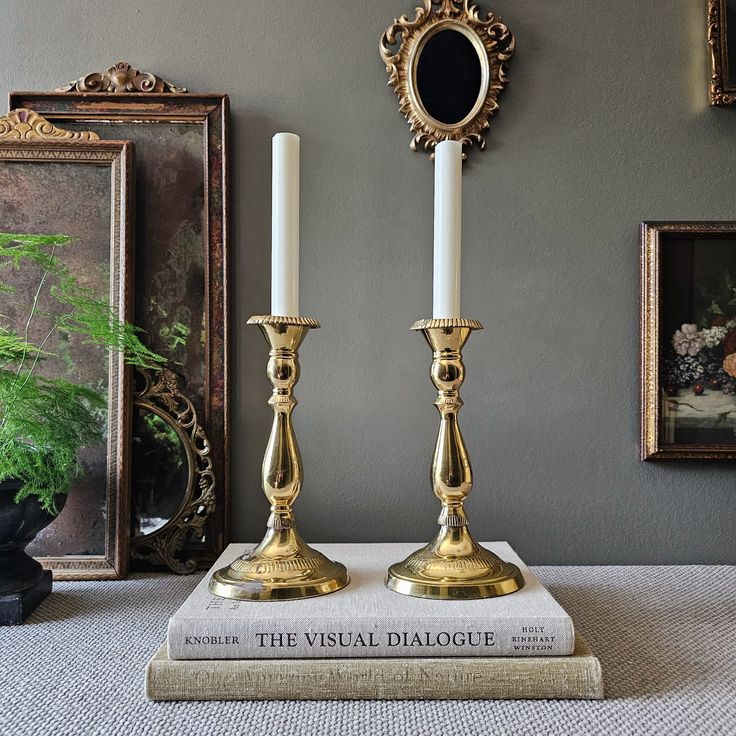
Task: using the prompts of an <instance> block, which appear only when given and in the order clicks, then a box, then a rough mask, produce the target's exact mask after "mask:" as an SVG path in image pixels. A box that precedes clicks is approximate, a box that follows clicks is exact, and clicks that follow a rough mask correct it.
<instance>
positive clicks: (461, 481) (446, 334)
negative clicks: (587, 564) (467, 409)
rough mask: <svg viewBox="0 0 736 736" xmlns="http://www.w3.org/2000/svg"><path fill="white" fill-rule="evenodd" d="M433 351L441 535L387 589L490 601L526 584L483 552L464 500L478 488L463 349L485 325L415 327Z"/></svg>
mask: <svg viewBox="0 0 736 736" xmlns="http://www.w3.org/2000/svg"><path fill="white" fill-rule="evenodd" d="M412 329H413V330H421V331H422V332H423V333H424V336H425V338H426V340H427V342H428V343H429V345H430V347H431V348H432V353H433V361H432V370H431V377H432V382H433V383H434V385H435V387H436V388H437V399H436V400H435V402H434V403H435V406H436V407H437V409H438V410H439V413H440V427H439V433H438V435H437V444H436V446H435V451H434V459H433V461H432V473H431V478H432V486H433V489H434V493H435V495H436V496H437V498H438V499H439V500H440V502H441V504H442V510H441V512H440V516H439V518H438V519H437V523H438V524H439V526H440V530H439V532H438V533H437V536H436V537H435V538H434V539H433V540H432V542H430V543H429V544H428V545H427V546H426V547H423V548H422V549H420V550H418V551H416V552H414V553H413V554H411V555H409V557H407V559H406V560H404V561H403V562H398V563H396V564H394V565H392V566H391V567H390V568H389V571H388V575H387V577H386V586H387V587H388V588H390V589H391V590H394V591H396V592H397V593H403V594H405V595H411V596H417V597H419V598H434V599H443V600H462V599H470V598H491V597H495V596H500V595H506V594H508V593H514V592H515V591H517V590H519V589H521V588H522V587H523V585H524V578H523V576H522V574H521V572H520V570H519V568H518V567H516V565H513V564H511V563H509V562H505V561H504V560H502V559H501V558H500V557H498V556H497V555H495V554H493V553H492V552H490V551H489V550H487V549H485V548H484V547H481V546H480V545H479V544H478V543H477V542H476V541H475V539H473V536H472V535H471V533H470V530H469V529H468V516H467V513H466V511H465V506H464V503H465V499H466V498H467V496H468V494H469V493H470V489H471V487H472V485H473V475H472V470H471V467H470V458H469V457H468V452H467V450H466V449H465V443H464V441H463V437H462V434H461V433H460V428H459V426H458V419H457V415H458V412H459V411H460V407H461V406H462V405H463V402H462V399H461V398H460V387H461V385H462V383H463V380H464V378H465V367H464V365H463V360H462V349H463V346H464V345H465V343H466V341H467V339H468V337H469V336H470V333H471V332H472V331H473V330H481V329H483V326H482V325H481V324H480V323H479V322H476V321H475V320H470V319H463V318H449V319H424V320H420V321H419V322H415V323H414V325H413V326H412Z"/></svg>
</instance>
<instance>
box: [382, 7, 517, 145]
mask: <svg viewBox="0 0 736 736" xmlns="http://www.w3.org/2000/svg"><path fill="white" fill-rule="evenodd" d="M447 28H455V29H456V30H458V31H460V32H461V33H463V34H464V35H465V36H466V37H467V38H468V39H469V40H470V41H471V43H472V44H473V46H474V47H475V49H476V52H477V53H478V56H479V58H480V61H481V92H480V94H479V97H478V100H477V101H476V103H475V105H474V107H473V108H472V110H471V111H470V112H469V113H468V115H466V117H465V118H464V119H463V120H461V121H459V122H457V123H453V124H446V123H442V122H440V121H438V120H436V119H435V118H433V117H432V116H431V115H430V114H429V113H428V112H427V111H426V110H425V108H424V105H423V104H422V102H421V100H420V98H419V95H418V94H417V91H416V69H417V62H418V59H419V55H420V54H421V52H422V49H423V48H424V46H425V44H426V43H427V41H428V40H429V39H430V38H431V37H432V36H433V35H434V34H436V33H438V32H439V31H441V30H444V29H447ZM515 45H516V40H515V38H514V36H513V34H512V33H511V31H510V30H509V29H508V27H507V26H506V25H505V24H504V23H503V22H502V21H501V19H500V18H499V17H498V16H496V15H495V14H493V13H488V15H487V16H486V17H485V18H483V17H481V14H480V11H479V10H478V8H477V6H475V5H473V4H471V0H422V5H421V6H419V7H418V8H416V11H415V16H414V18H413V19H409V18H408V17H407V16H405V15H402V16H400V17H399V18H395V19H394V21H393V23H391V25H390V26H389V27H388V28H387V29H386V30H385V31H384V33H383V35H382V36H381V41H380V44H379V51H380V55H381V59H382V61H383V63H384V64H385V65H386V72H387V73H388V85H389V86H390V87H392V88H393V90H394V92H395V93H396V96H397V97H398V98H399V110H400V111H401V112H402V113H403V115H404V116H405V117H406V120H407V122H408V123H409V127H410V128H411V131H412V133H413V134H414V136H413V138H412V140H411V143H410V147H411V149H412V151H417V150H420V149H423V150H425V151H427V152H428V153H430V154H432V153H433V152H434V147H435V146H436V145H437V144H438V143H440V142H441V141H445V140H454V141H459V142H460V143H462V144H463V146H464V147H465V148H466V149H469V148H471V147H472V146H473V145H475V144H477V146H478V148H480V149H481V150H483V149H484V148H485V146H486V140H485V131H486V130H487V129H488V128H489V125H490V122H489V121H490V118H491V117H492V116H493V114H494V113H495V112H496V111H497V110H498V107H499V103H498V98H499V96H500V94H501V92H502V91H503V89H504V88H505V87H506V85H507V84H508V67H507V65H508V61H509V60H510V59H511V57H512V56H513V54H514V50H515Z"/></svg>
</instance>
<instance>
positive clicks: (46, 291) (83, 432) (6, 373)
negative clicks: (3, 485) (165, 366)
mask: <svg viewBox="0 0 736 736" xmlns="http://www.w3.org/2000/svg"><path fill="white" fill-rule="evenodd" d="M70 242H71V239H70V238H68V237H66V236H63V235H17V234H11V233H0V270H2V272H3V273H5V272H7V271H11V272H12V271H13V270H17V269H24V268H28V267H34V266H35V270H36V271H37V272H38V273H39V274H40V276H39V279H38V284H37V288H36V290H35V293H34V296H33V299H32V301H31V303H30V304H29V305H28V318H27V319H26V321H25V325H24V326H23V328H22V330H20V331H13V330H12V329H10V328H9V327H8V326H3V325H0V481H6V480H11V479H12V480H20V481H22V483H23V485H22V487H21V489H20V491H19V492H18V494H17V495H16V497H15V500H16V501H21V500H23V499H24V498H26V497H27V496H31V495H33V496H37V497H38V499H39V501H40V504H41V506H42V508H44V509H45V510H46V511H48V512H50V513H52V514H57V513H58V507H57V505H56V502H55V498H56V497H57V495H58V494H61V493H67V492H68V491H69V489H70V487H71V484H72V481H73V479H74V477H75V476H77V475H79V474H80V473H81V472H82V471H83V468H82V466H81V464H80V462H79V457H78V456H79V451H80V450H81V449H82V448H83V447H87V446H90V445H94V444H97V443H99V442H101V441H102V440H103V438H104V425H103V423H102V421H101V417H102V416H103V415H104V409H105V407H106V405H107V402H106V399H105V397H104V396H103V395H102V394H100V393H99V391H96V390H94V389H93V388H91V387H88V386H81V385H77V384H75V383H72V382H70V381H67V380H65V379H63V378H53V379H52V378H48V377H44V376H43V375H42V373H43V371H42V370H41V371H40V370H39V369H40V368H41V367H42V366H43V361H44V360H45V359H46V358H48V357H49V355H50V353H48V352H47V349H48V348H47V346H48V345H49V344H50V342H49V341H50V340H51V339H52V338H53V337H54V336H55V335H58V334H60V333H61V334H63V333H67V334H68V333H75V334H77V335H79V336H80V337H81V339H82V342H83V343H87V344H92V345H95V346H97V347H99V348H100V349H101V350H112V351H114V352H117V353H122V354H123V356H124V358H125V361H126V362H127V363H128V364H129V365H134V366H139V367H144V368H150V367H153V366H155V365H156V364H159V363H163V362H164V358H162V357H161V356H160V355H158V354H156V353H154V352H152V351H151V350H149V349H148V348H147V347H146V346H145V345H144V344H143V343H142V342H141V340H140V338H139V337H138V333H139V332H140V330H139V329H138V328H136V327H134V326H133V325H131V324H129V323H127V322H123V321H121V320H120V319H119V318H118V317H117V315H116V314H115V313H114V311H113V310H112V309H111V307H110V305H109V304H108V303H107V302H106V301H105V300H104V299H101V298H100V297H98V296H97V295H96V294H95V293H94V292H93V291H92V290H91V289H88V288H86V287H83V286H81V285H80V284H79V282H78V281H77V279H76V278H75V277H74V275H73V274H72V273H70V271H69V269H68V268H67V267H66V266H65V265H64V263H63V262H62V261H61V260H60V259H59V257H58V254H57V251H59V250H60V249H63V248H64V247H66V246H68V245H69V243H70ZM0 294H4V295H5V298H11V299H12V298H14V297H13V295H14V294H15V289H14V287H13V286H12V285H11V284H10V283H4V282H1V281H0ZM44 296H46V297H47V298H48V297H50V298H51V300H53V301H54V302H56V305H57V307H58V308H55V309H54V310H53V313H51V312H47V311H44V310H42V309H41V308H40V303H41V300H42V297H44ZM3 318H4V315H3V314H2V309H0V320H1V319H3ZM39 324H40V325H42V326H43V333H45V336H44V337H43V338H42V339H41V340H40V341H39V342H37V343H35V344H34V343H33V342H32V341H31V339H30V337H29V335H30V334H31V332H32V326H34V327H35V326H37V325H39Z"/></svg>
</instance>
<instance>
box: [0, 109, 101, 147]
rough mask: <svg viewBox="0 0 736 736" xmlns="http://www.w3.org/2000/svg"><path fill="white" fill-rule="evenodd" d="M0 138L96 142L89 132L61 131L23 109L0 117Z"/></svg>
mask: <svg viewBox="0 0 736 736" xmlns="http://www.w3.org/2000/svg"><path fill="white" fill-rule="evenodd" d="M0 138H1V139H3V140H21V141H51V140H58V141H98V140H100V136H98V135H97V133H92V132H91V131H78V132H73V131H71V130H62V129H61V128H57V127H56V126H55V125H54V124H53V123H50V122H49V121H48V120H46V118H44V117H42V116H41V115H39V114H38V113H37V112H34V111H33V110H28V109H26V108H24V107H21V108H18V109H17V110H11V111H10V112H9V113H8V114H7V115H3V116H2V117H0Z"/></svg>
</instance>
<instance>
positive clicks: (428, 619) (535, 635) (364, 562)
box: [167, 542, 575, 660]
mask: <svg viewBox="0 0 736 736" xmlns="http://www.w3.org/2000/svg"><path fill="white" fill-rule="evenodd" d="M249 546H250V545H245V544H231V545H229V546H228V548H227V549H226V550H225V552H223V554H222V555H221V557H220V559H219V560H217V562H216V563H215V565H214V566H213V569H212V570H210V572H209V573H208V574H207V575H205V576H204V578H203V579H202V581H200V583H199V584H198V585H197V587H196V588H195V589H194V591H193V592H192V593H191V595H190V596H189V598H188V599H187V600H186V602H185V603H184V605H182V606H181V608H180V609H179V610H178V611H177V612H176V613H175V614H174V615H173V616H172V617H171V619H170V620H169V626H168V634H167V644H168V656H169V657H170V658H171V659H206V660H211V659H292V658H353V657H355V658H375V657H550V656H559V655H569V654H572V652H573V649H574V646H575V634H574V629H573V624H572V620H571V619H570V617H569V616H568V615H567V613H566V612H565V611H564V609H563V608H562V607H561V606H560V605H559V603H557V601H555V599H554V598H553V597H552V595H551V594H550V593H549V591H547V590H546V588H544V586H543V585H542V584H541V583H540V582H539V580H538V579H537V578H536V576H535V575H534V574H533V573H532V572H531V571H530V570H529V568H528V567H527V566H526V565H524V563H523V562H522V561H521V560H520V559H519V557H518V556H517V555H516V553H515V552H514V551H513V550H512V549H511V547H510V546H509V545H508V544H507V543H506V542H490V543H484V546H486V547H488V548H489V549H491V550H492V551H493V552H495V553H496V554H497V555H499V556H500V557H502V558H503V559H505V560H508V561H510V562H513V563H514V564H516V565H518V567H519V569H520V570H521V572H522V574H523V575H524V579H525V581H526V584H525V586H524V587H523V588H522V589H521V590H520V591H518V592H516V593H512V594H510V595H505V596H500V597H498V598H485V599H480V600H467V601H454V600H453V601H447V600H427V599H424V598H413V597H410V596H405V595H400V594H398V593H394V592H392V591H390V590H388V589H387V588H386V587H385V586H384V578H385V575H386V570H387V569H388V567H389V565H390V564H391V563H392V562H395V561H396V560H400V559H403V558H404V557H406V556H407V555H408V554H409V553H410V552H411V551H412V550H414V549H416V548H417V547H418V545H417V544H416V543H400V544H323V545H321V544H318V545H314V546H315V547H316V548H317V549H319V550H320V551H321V552H323V553H324V554H326V555H327V556H328V557H329V558H331V559H335V560H340V561H341V562H342V563H343V564H345V565H346V566H347V568H348V571H349V573H350V583H349V585H348V586H347V587H346V588H343V589H342V590H340V591H337V592H336V593H331V594H330V595H325V596H319V597H316V598H308V599H304V600H289V601H235V600H229V599H225V598H218V597H217V596H215V595H213V594H211V593H210V592H209V590H208V589H207V586H208V583H209V579H210V577H211V575H212V572H213V571H214V570H217V569H219V568H221V567H225V566H226V565H228V564H230V562H232V561H233V560H234V559H235V558H236V557H238V556H240V555H242V554H243V553H244V552H245V551H246V549H248V548H249Z"/></svg>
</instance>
